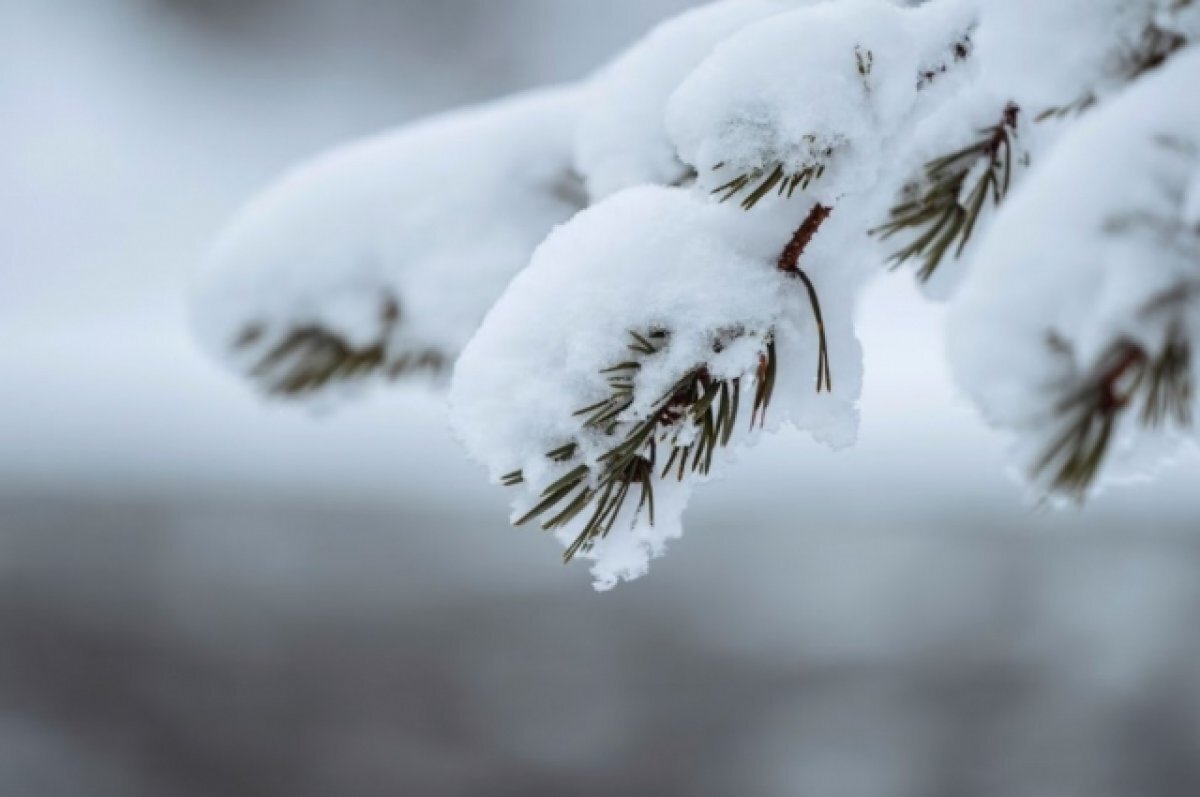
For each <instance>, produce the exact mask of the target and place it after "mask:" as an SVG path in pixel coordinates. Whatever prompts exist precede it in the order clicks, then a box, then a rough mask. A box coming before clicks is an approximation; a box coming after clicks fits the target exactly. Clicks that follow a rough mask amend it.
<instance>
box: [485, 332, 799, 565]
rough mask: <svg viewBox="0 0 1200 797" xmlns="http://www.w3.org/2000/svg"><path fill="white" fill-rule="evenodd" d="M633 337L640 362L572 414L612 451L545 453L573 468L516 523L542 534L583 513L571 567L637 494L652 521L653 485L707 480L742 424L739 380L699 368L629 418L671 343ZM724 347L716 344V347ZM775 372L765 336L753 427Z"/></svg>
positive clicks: (517, 475) (662, 335)
mask: <svg viewBox="0 0 1200 797" xmlns="http://www.w3.org/2000/svg"><path fill="white" fill-rule="evenodd" d="M629 334H630V344H629V349H630V350H631V351H633V352H635V353H636V354H637V355H638V358H639V359H636V360H629V361H625V362H622V363H619V364H617V365H615V366H613V367H611V368H607V369H605V370H604V371H603V372H602V373H604V374H606V375H608V374H616V375H617V377H616V378H617V379H619V380H620V381H619V382H618V383H614V381H613V379H611V378H610V380H609V394H608V396H606V397H605V398H604V399H602V400H600V401H598V402H596V403H594V404H591V405H589V406H587V407H584V408H582V409H580V410H579V411H577V412H576V413H575V415H576V417H578V418H581V419H582V421H581V426H582V430H583V431H590V432H599V433H601V434H602V435H605V436H607V437H611V438H613V441H614V442H613V445H612V448H610V449H609V450H608V451H607V452H606V453H605V454H604V455H602V456H601V457H600V458H599V459H598V460H597V462H596V463H595V464H594V465H591V466H589V465H588V464H585V463H583V462H582V461H580V457H579V454H580V449H579V445H578V444H577V443H574V442H572V443H568V444H566V445H564V446H561V447H560V448H557V449H555V450H553V451H550V452H549V453H547V455H546V456H547V458H548V459H550V460H551V461H553V462H556V463H560V464H564V465H568V466H571V465H572V463H574V465H573V467H568V469H567V470H566V472H565V473H564V474H563V475H562V476H560V477H559V478H558V479H557V480H556V481H555V482H554V483H552V484H551V485H550V486H548V487H546V488H545V489H544V490H543V491H542V493H541V495H540V496H539V500H538V502H537V503H536V504H535V505H534V506H533V507H532V508H531V509H529V510H528V511H527V512H526V513H525V515H523V516H522V517H520V518H519V519H518V520H517V522H516V525H518V526H520V525H524V524H526V523H529V522H531V521H533V520H538V521H539V522H540V523H541V525H542V528H543V529H546V530H547V531H553V530H555V529H559V528H563V527H564V526H567V525H568V524H570V523H571V522H572V521H574V520H576V519H577V518H580V517H583V516H585V513H586V516H587V518H588V520H587V522H586V523H585V524H584V526H583V529H582V531H581V532H580V534H579V535H578V536H577V537H576V539H575V540H574V542H573V543H572V544H571V545H570V546H568V548H567V550H566V553H565V554H564V558H565V560H566V561H568V562H569V561H571V559H573V558H574V557H575V556H577V555H578V554H579V553H581V552H583V551H586V550H588V549H589V548H590V547H591V546H592V545H594V544H595V543H596V541H597V540H599V539H603V538H604V537H606V536H607V535H608V534H609V532H610V531H611V530H612V528H613V527H614V525H615V523H616V522H617V519H618V517H619V516H620V515H621V511H622V509H623V507H624V506H625V504H626V502H627V501H628V500H629V498H630V497H631V495H632V494H633V492H634V491H635V489H636V491H637V493H638V502H637V507H636V509H635V517H636V516H639V515H641V514H642V513H643V512H645V513H646V516H647V519H648V520H649V522H650V523H651V524H653V523H654V511H655V505H654V482H655V480H656V479H667V478H670V477H672V476H673V477H674V478H676V479H678V480H679V481H683V479H684V478H685V477H686V476H687V475H688V474H689V473H694V474H699V475H707V474H708V473H709V472H710V471H711V469H712V463H713V458H714V456H715V454H716V451H717V449H719V448H723V447H725V446H727V445H729V443H730V441H731V440H732V438H733V432H734V427H735V425H736V424H737V421H738V417H739V409H740V404H741V381H742V380H741V379H715V378H713V377H712V376H711V375H710V374H709V373H708V370H707V368H704V367H702V366H701V367H698V368H694V369H692V370H691V371H689V372H688V373H686V374H684V375H683V376H682V377H681V378H680V379H679V381H678V382H676V384H675V385H674V386H673V387H672V388H671V389H670V390H669V391H667V393H666V394H665V395H664V396H663V397H662V398H661V399H659V401H658V402H657V403H656V404H655V405H654V407H653V408H652V410H651V412H650V413H649V414H648V416H647V417H646V418H643V419H641V420H637V421H630V420H627V419H626V418H625V417H624V415H625V413H626V411H627V410H628V409H629V408H630V407H631V406H632V405H633V401H634V394H633V378H634V377H635V376H636V375H637V372H638V371H639V370H640V369H641V368H642V363H643V362H644V361H645V360H646V359H648V358H651V357H654V356H655V355H657V354H659V353H660V352H661V351H663V349H665V348H666V346H667V344H668V342H669V336H668V335H667V333H666V332H664V331H662V330H655V331H652V332H650V333H649V334H645V335H643V334H640V333H638V332H630V333H629ZM743 335H745V332H744V331H740V330H739V331H737V332H733V333H727V334H726V335H724V336H723V337H724V339H725V341H727V340H728V339H729V338H730V337H731V336H736V337H741V336H743ZM720 345H722V344H721V343H716V344H714V348H719V347H720ZM777 369H778V363H777V359H776V350H775V342H774V340H773V339H772V338H771V336H770V335H768V336H767V337H766V340H765V344H764V347H763V351H762V354H761V355H760V362H759V366H758V369H757V372H756V375H755V382H756V388H755V395H754V403H753V412H752V417H751V423H752V424H755V423H762V422H763V421H764V420H765V417H766V412H767V408H768V406H769V405H770V402H771V397H772V394H773V391H774V388H775V378H776V373H777ZM685 429H690V430H694V437H691V442H690V443H687V444H684V443H682V442H681V440H682V439H683V433H684V430H685ZM663 454H665V455H666V456H665V458H664V457H663V456H662V455H663ZM664 459H665V466H662V463H663V461H664ZM660 466H661V467H660ZM501 481H502V483H503V484H504V485H505V486H509V487H514V486H517V485H520V484H523V483H524V482H525V476H524V473H523V472H522V471H514V472H512V473H509V474H506V475H505V476H503V477H502V479H501Z"/></svg>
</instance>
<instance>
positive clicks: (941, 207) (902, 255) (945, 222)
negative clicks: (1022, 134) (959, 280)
mask: <svg viewBox="0 0 1200 797" xmlns="http://www.w3.org/2000/svg"><path fill="white" fill-rule="evenodd" d="M1019 116H1020V109H1019V108H1018V107H1017V106H1016V105H1015V104H1012V103H1009V105H1007V106H1006V107H1005V109H1004V113H1003V114H1002V116H1001V119H1000V121H999V122H998V123H997V124H995V125H993V126H991V127H988V128H985V129H983V130H981V131H980V137H979V139H978V140H976V141H975V142H973V143H972V144H970V145H968V146H966V147H963V148H962V149H960V150H958V151H956V152H952V153H950V154H949V155H945V156H943V157H940V158H936V159H934V160H932V161H930V162H929V163H927V164H926V165H925V168H924V175H923V180H922V181H921V182H919V183H913V184H910V185H909V186H908V188H906V190H905V193H904V196H903V197H902V201H901V202H900V204H898V205H896V206H895V207H893V208H892V210H891V213H890V219H889V221H888V222H887V223H886V224H883V225H881V226H879V227H876V228H874V229H873V230H871V234H872V235H877V236H879V237H880V239H881V240H885V241H886V240H888V239H889V238H891V237H892V236H894V235H897V234H899V233H901V232H906V233H910V234H911V235H913V236H915V238H914V240H913V241H912V242H911V243H909V244H908V245H907V246H905V247H903V248H902V249H900V250H899V251H897V252H896V253H895V254H893V255H892V256H891V258H890V259H889V262H890V263H891V264H892V266H893V267H894V268H895V267H899V266H901V265H903V264H904V263H906V262H908V261H909V260H913V259H919V260H920V261H921V268H920V270H919V271H918V272H917V276H918V277H919V278H920V279H921V281H923V282H924V281H928V280H929V279H930V278H931V277H932V276H933V275H934V273H936V272H937V269H938V267H939V266H940V265H941V264H942V262H943V261H944V260H945V258H946V256H947V254H949V253H950V252H951V249H952V248H953V256H954V257H955V258H958V257H961V256H962V253H963V251H964V250H965V249H966V247H967V244H968V243H969V242H970V240H971V236H972V234H973V233H974V231H975V226H976V224H977V223H978V222H979V217H980V214H981V213H982V212H983V209H984V206H985V205H986V204H987V203H988V201H989V200H990V201H991V203H992V205H994V206H997V205H999V204H1000V203H1001V202H1003V201H1004V197H1005V196H1006V195H1007V194H1008V189H1009V187H1010V184H1011V181H1012V169H1013V158H1014V152H1013V139H1014V138H1016V135H1017V125H1018V121H1019Z"/></svg>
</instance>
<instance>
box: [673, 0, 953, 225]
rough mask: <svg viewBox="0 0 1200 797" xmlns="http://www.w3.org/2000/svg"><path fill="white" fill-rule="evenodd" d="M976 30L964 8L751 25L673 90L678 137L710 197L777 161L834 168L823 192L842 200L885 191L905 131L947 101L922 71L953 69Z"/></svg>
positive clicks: (849, 7) (882, 8)
mask: <svg viewBox="0 0 1200 797" xmlns="http://www.w3.org/2000/svg"><path fill="white" fill-rule="evenodd" d="M973 22H974V8H973V4H971V3H967V2H958V0H940V1H939V2H936V3H932V4H930V5H928V6H925V7H921V8H917V9H905V8H901V7H899V6H897V5H895V4H894V3H891V2H888V0H843V1H842V2H828V3H823V4H819V5H815V6H812V7H809V8H804V9H801V10H798V11H793V12H791V13H788V14H786V15H782V16H778V17H773V18H771V19H768V20H766V21H763V22H759V23H757V24H754V25H750V26H748V27H747V28H745V29H744V30H742V31H741V32H740V33H737V34H735V35H733V36H731V37H730V38H729V39H728V40H727V41H725V42H724V43H722V44H721V45H720V46H718V47H717V48H716V51H715V52H714V53H713V55H712V56H711V57H710V58H709V59H707V60H706V61H705V62H704V63H703V64H701V65H700V66H699V68H697V69H696V71H695V72H693V73H692V75H691V76H690V77H689V78H688V79H687V80H686V81H685V82H684V83H683V85H682V86H680V88H679V89H678V91H676V92H675V94H674V96H673V97H672V98H671V100H670V104H669V106H668V108H667V127H668V130H669V131H670V134H671V137H672V139H673V140H674V141H675V144H676V145H677V147H678V150H679V153H680V156H681V157H682V158H683V160H684V161H686V162H687V163H689V164H691V165H692V166H694V167H695V169H696V171H697V172H698V174H699V181H700V185H701V186H703V187H705V188H707V189H709V190H712V189H714V188H716V187H717V186H719V185H721V184H724V183H725V182H727V181H728V180H729V179H731V178H732V177H735V176H737V175H740V174H747V173H754V172H756V171H762V172H764V173H766V172H770V171H771V170H773V169H774V168H775V166H776V165H782V167H783V169H784V171H785V172H786V173H788V174H795V173H797V172H800V171H802V170H804V169H806V168H812V167H820V166H824V167H827V169H828V172H827V173H826V174H823V175H822V176H821V177H820V178H819V179H816V180H815V181H814V184H813V189H812V191H813V195H814V196H816V197H819V198H821V199H822V200H823V201H825V202H834V201H836V200H837V199H838V198H839V197H841V196H844V195H845V194H847V193H851V192H857V191H862V190H863V189H864V188H867V187H874V186H876V185H877V183H878V181H879V179H880V177H881V170H882V169H884V168H886V167H887V166H888V165H890V164H891V160H892V159H893V158H894V149H895V147H894V137H895V136H896V134H897V133H898V132H899V131H900V130H901V129H902V128H903V127H904V126H905V125H906V124H909V123H911V122H913V121H914V120H915V115H916V114H917V112H918V110H919V108H921V107H922V106H928V105H930V103H931V101H932V99H933V98H935V97H940V96H941V95H942V93H943V92H942V90H941V87H940V83H939V81H934V82H932V83H931V84H930V86H929V87H928V88H929V89H930V90H928V91H922V90H921V88H920V86H921V80H920V75H921V74H922V73H923V72H926V71H930V70H940V69H942V68H943V67H945V68H946V69H947V70H948V69H949V67H948V66H947V65H948V64H949V63H950V62H952V61H953V60H954V57H955V56H954V46H955V44H956V43H957V42H959V41H961V40H962V39H963V38H964V37H965V35H966V34H967V33H968V31H969V30H970V28H971V26H972V24H973ZM924 97H929V98H930V102H925V103H922V102H921V100H922V98H924Z"/></svg>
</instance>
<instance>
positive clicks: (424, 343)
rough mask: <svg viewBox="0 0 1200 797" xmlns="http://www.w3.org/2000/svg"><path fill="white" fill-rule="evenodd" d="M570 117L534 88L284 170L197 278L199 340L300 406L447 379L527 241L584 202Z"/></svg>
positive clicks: (571, 108) (566, 103) (564, 105)
mask: <svg viewBox="0 0 1200 797" xmlns="http://www.w3.org/2000/svg"><path fill="white" fill-rule="evenodd" d="M576 108H577V94H576V92H575V91H574V90H573V89H557V90H550V91H542V92H537V93H531V94H527V95H523V96H518V97H514V98H512V99H508V100H504V101H501V102H497V103H494V104H491V105H488V106H484V107H481V108H478V109H473V110H469V111H463V112H457V113H452V114H449V115H445V116H442V117H437V118H434V119H432V120H429V121H425V122H422V123H419V124H417V125H414V126H412V127H407V128H404V129H402V130H399V131H397V132H394V133H389V134H385V135H381V136H378V137H375V138H371V139H368V140H365V141H362V142H359V143H354V144H350V145H348V146H345V147H342V148H339V149H337V150H335V151H333V152H331V153H329V154H326V155H323V156H321V157H319V158H317V159H316V160H314V161H312V162H310V163H307V164H304V165H302V166H300V167H298V168H296V169H294V170H293V171H292V172H291V173H289V174H288V175H286V176H285V177H284V178H283V179H281V180H280V181H279V182H278V183H276V184H275V185H273V186H271V187H269V188H268V189H267V190H266V191H264V192H263V193H262V194H261V195H260V196H259V197H257V198H256V199H254V200H253V201H252V202H251V203H250V204H249V205H248V206H247V207H246V208H245V210H243V211H242V213H241V214H240V215H239V216H238V217H237V218H236V219H235V220H234V221H233V223H232V224H231V225H230V226H229V228H228V229H227V230H226V231H225V232H224V233H223V234H222V235H221V237H220V239H219V241H218V242H217V244H216V246H215V248H214V250H213V253H212V255H211V256H210V258H209V259H208V261H207V263H206V264H205V268H204V269H203V270H202V272H201V273H200V275H199V278H198V281H197V282H198V284H197V286H196V289H195V291H194V293H193V303H192V307H193V316H194V319H195V324H196V327H197V329H198V332H199V336H200V338H201V340H202V342H203V343H204V344H205V345H206V347H207V348H209V349H210V350H211V351H212V352H213V353H214V354H216V355H217V356H218V357H220V358H221V359H223V360H225V361H226V362H228V363H229V364H230V365H231V367H233V368H234V369H236V370H237V371H239V372H241V373H243V374H247V375H249V376H251V377H252V378H254V379H255V380H256V381H257V382H259V384H260V385H262V386H263V387H264V388H265V389H266V390H267V391H268V392H271V393H280V394H287V395H291V396H298V397H309V396H313V397H319V398H327V397H328V393H329V392H330V391H331V390H333V389H339V388H340V389H347V388H349V389H355V388H357V387H361V384H362V383H363V381H364V380H365V379H368V378H378V377H391V376H398V375H401V374H402V373H407V372H408V371H414V370H422V369H423V370H428V371H437V370H441V369H442V368H443V367H444V369H445V370H447V371H448V369H449V366H450V365H451V364H452V363H453V359H454V357H455V356H456V355H457V353H458V351H459V350H460V349H461V348H462V346H463V345H464V344H465V343H466V341H467V339H468V338H469V337H470V336H471V334H472V333H473V332H474V331H475V328H476V327H477V326H478V324H479V321H480V320H481V319H482V318H483V315H484V313H486V312H487V309H488V308H489V307H490V306H491V304H492V302H494V301H495V299H496V297H497V296H498V295H499V294H500V292H501V291H502V290H503V288H504V286H505V285H506V284H507V283H508V281H509V279H511V277H512V275H513V274H515V273H517V271H519V270H520V269H521V268H523V267H524V266H525V264H526V263H527V262H528V260H529V255H530V253H532V251H533V249H534V248H535V247H536V246H537V244H538V243H539V242H540V241H541V240H542V239H543V238H544V237H545V236H546V234H547V233H548V232H549V231H550V229H551V228H553V227H554V225H556V224H559V223H561V222H563V221H565V220H567V219H568V218H570V217H571V216H572V215H573V214H574V213H575V212H576V211H577V210H578V209H579V208H580V207H581V206H582V203H583V198H582V189H581V187H580V186H578V185H577V184H576V179H575V178H574V177H573V176H572V174H571V168H570V157H571V142H572V140H573V133H574V124H575V116H576ZM339 356H341V357H342V361H341V362H339V361H338V359H337V358H338V357H339ZM339 368H343V369H350V370H349V371H348V372H347V371H342V372H339V371H338V370H337V369H339ZM354 369H357V370H354ZM343 376H349V377H352V378H349V379H346V378H337V379H335V378H334V377H343ZM320 377H325V378H324V379H321V378H320Z"/></svg>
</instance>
